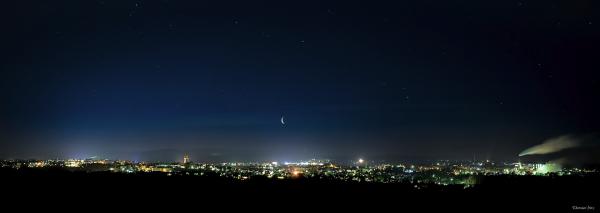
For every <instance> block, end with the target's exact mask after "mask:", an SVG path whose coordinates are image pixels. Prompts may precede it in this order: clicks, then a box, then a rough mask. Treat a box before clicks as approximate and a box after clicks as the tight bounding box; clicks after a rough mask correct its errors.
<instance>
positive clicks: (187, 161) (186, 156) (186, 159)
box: [183, 154, 190, 163]
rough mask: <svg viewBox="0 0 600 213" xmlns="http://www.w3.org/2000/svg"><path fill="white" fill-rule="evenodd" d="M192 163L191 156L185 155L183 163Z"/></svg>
mask: <svg viewBox="0 0 600 213" xmlns="http://www.w3.org/2000/svg"><path fill="white" fill-rule="evenodd" d="M189 162H190V156H188V155H187V154H185V155H183V163H189Z"/></svg>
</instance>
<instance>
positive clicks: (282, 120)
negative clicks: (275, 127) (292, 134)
mask: <svg viewBox="0 0 600 213" xmlns="http://www.w3.org/2000/svg"><path fill="white" fill-rule="evenodd" d="M281 124H282V125H285V120H284V119H283V116H281Z"/></svg>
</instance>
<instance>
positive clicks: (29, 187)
mask: <svg viewBox="0 0 600 213" xmlns="http://www.w3.org/2000/svg"><path fill="white" fill-rule="evenodd" d="M0 174H1V175H2V176H1V177H2V181H3V184H2V185H3V186H4V187H3V194H4V195H7V196H5V198H3V200H4V201H8V202H11V201H13V200H14V201H29V200H38V201H39V200H43V201H44V202H50V203H65V202H67V203H71V202H72V203H79V204H81V203H84V204H88V205H94V206H97V205H98V206H101V205H113V204H114V203H115V202H117V203H119V202H126V203H130V204H133V205H135V206H138V205H139V206H145V207H148V206H156V207H157V206H162V207H165V206H173V207H184V208H188V207H193V208H197V207H203V206H210V205H216V206H218V207H220V208H226V209H230V208H236V209H238V208H242V209H245V208H248V209H256V208H258V209H262V208H265V206H271V207H272V208H274V206H277V205H283V206H288V207H289V208H305V209H306V210H307V211H311V210H317V209H319V208H326V209H332V210H359V209H365V210H366V211H367V212H372V211H374V210H384V209H392V210H394V212H396V211H398V212H401V211H400V210H402V209H411V210H423V211H427V210H445V209H448V210H450V209H454V210H456V209H464V210H471V211H478V212H479V211H480V212H489V211H494V210H504V211H508V212H513V211H514V212H520V211H522V210H533V211H535V212H549V211H552V212H555V211H558V212H597V211H598V210H599V209H598V208H599V207H600V206H598V204H600V190H599V189H600V187H599V186H600V181H599V180H600V178H599V177H597V176H585V177H581V176H561V177H559V176H545V177H540V176H493V177H492V176H487V177H479V178H478V182H479V184H477V185H474V186H472V187H467V188H465V187H464V186H462V185H449V186H440V185H428V184H421V185H414V184H374V183H349V182H339V181H322V180H311V179H306V178H298V179H293V180H270V179H257V178H255V179H254V180H247V181H232V180H229V179H222V178H218V177H197V176H165V175H162V174H143V175H142V174H119V173H108V172H106V173H104V172H100V173H99V172H96V173H86V172H68V171H55V170H49V171H16V170H7V169H3V170H0ZM223 203H228V204H225V205H223ZM316 206H323V207H316ZM336 212H337V211H336Z"/></svg>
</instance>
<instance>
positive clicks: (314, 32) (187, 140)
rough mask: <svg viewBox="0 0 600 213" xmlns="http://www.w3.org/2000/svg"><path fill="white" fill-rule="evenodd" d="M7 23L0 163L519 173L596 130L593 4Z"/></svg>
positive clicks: (8, 10) (151, 10)
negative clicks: (359, 163) (328, 161)
mask: <svg viewBox="0 0 600 213" xmlns="http://www.w3.org/2000/svg"><path fill="white" fill-rule="evenodd" d="M0 14H2V15H0V18H1V21H0V23H1V24H2V26H3V33H2V35H0V38H1V39H0V44H1V45H2V57H1V59H0V60H2V63H0V68H1V70H2V71H1V73H0V77H1V78H0V89H1V91H0V97H1V102H2V104H1V105H0V140H1V141H0V157H2V158H26V157H36V158H47V157H86V156H92V155H98V156H105V157H110V158H124V159H134V160H154V159H162V160H175V159H177V158H179V157H180V155H182V153H183V152H189V153H191V156H192V158H195V159H196V160H199V161H221V160H297V159H305V158H313V157H316V158H347V159H349V158H356V157H364V158H370V159H385V160H390V161H391V160H402V159H420V158H429V159H441V158H454V159H471V158H473V155H476V156H477V157H479V158H491V159H514V158H516V155H517V154H518V153H519V152H520V151H521V150H523V149H525V148H527V147H529V146H531V145H534V144H538V143H540V142H541V141H543V140H544V139H547V138H551V137H555V136H558V135H562V134H576V133H593V132H595V131H597V130H598V129H599V127H600V125H599V124H598V118H600V114H599V113H598V112H597V109H598V108H600V104H599V101H598V97H600V96H598V92H597V91H600V90H599V80H600V79H599V76H600V74H598V72H597V71H598V70H600V69H599V68H600V66H599V65H598V63H597V59H598V56H600V54H598V47H599V39H598V38H600V28H599V27H598V26H600V20H598V14H599V13H598V7H597V5H596V6H594V5H593V4H592V1H575V2H573V1H461V2H447V1H425V2H422V1H381V2H372V1H314V2H311V1H294V2H288V1H285V2H284V1H174V0H173V1H165V0H163V1H109V0H106V1H49V2H42V1H34V2H23V1H13V2H6V3H4V6H2V9H0ZM596 22H598V23H596ZM281 116H285V118H286V125H282V124H281V123H280V118H281Z"/></svg>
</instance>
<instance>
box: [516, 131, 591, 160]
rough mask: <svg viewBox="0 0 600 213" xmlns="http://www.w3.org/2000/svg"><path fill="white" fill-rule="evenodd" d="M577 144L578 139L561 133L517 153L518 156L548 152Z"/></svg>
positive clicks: (578, 143)
mask: <svg viewBox="0 0 600 213" xmlns="http://www.w3.org/2000/svg"><path fill="white" fill-rule="evenodd" d="M579 145H580V142H579V140H577V139H575V138H573V137H571V136H569V135H563V136H560V137H556V138H551V139H548V140H546V141H545V142H544V143H542V144H539V145H535V146H532V147H530V148H528V149H526V150H524V151H522V152H521V153H520V154H519V156H525V155H541V154H550V153H554V152H558V151H560V150H563V149H568V148H573V147H577V146H579Z"/></svg>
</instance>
